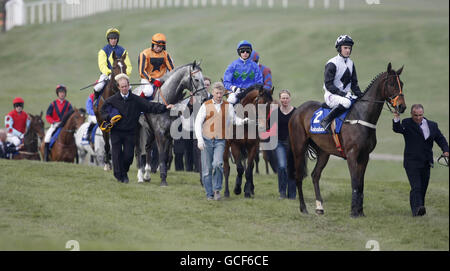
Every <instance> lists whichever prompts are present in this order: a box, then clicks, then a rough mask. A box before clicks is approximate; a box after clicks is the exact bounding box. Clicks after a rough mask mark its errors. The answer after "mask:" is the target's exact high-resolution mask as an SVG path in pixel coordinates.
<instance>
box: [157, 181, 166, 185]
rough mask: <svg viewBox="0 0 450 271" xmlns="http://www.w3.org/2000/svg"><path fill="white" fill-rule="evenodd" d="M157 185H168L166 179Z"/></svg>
mask: <svg viewBox="0 0 450 271" xmlns="http://www.w3.org/2000/svg"><path fill="white" fill-rule="evenodd" d="M159 186H168V184H167V182H166V181H161V184H160V185H159Z"/></svg>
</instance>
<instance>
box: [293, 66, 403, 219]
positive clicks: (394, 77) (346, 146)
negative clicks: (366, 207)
mask: <svg viewBox="0 0 450 271" xmlns="http://www.w3.org/2000/svg"><path fill="white" fill-rule="evenodd" d="M402 70H403V67H402V68H400V69H399V70H397V71H395V70H393V69H392V66H391V63H389V65H388V67H387V71H386V72H383V73H380V74H378V75H377V76H376V77H375V78H374V79H373V80H372V82H371V83H370V84H369V86H368V87H367V88H366V91H365V92H364V96H363V97H362V98H359V99H358V100H357V101H356V102H355V103H354V104H353V106H352V107H351V109H350V111H349V113H348V114H347V117H346V120H345V123H344V124H343V126H342V128H341V133H340V134H339V140H340V142H341V145H342V147H343V150H344V152H343V153H341V152H340V151H338V150H337V148H336V144H335V143H334V141H333V139H332V136H331V135H330V134H311V132H310V121H311V117H312V116H313V114H314V112H315V111H316V110H317V109H318V108H319V107H320V106H321V105H322V103H320V102H316V101H308V102H305V103H303V104H302V105H301V106H300V107H298V108H297V109H296V110H295V112H294V113H293V115H292V118H291V120H290V121H289V137H290V144H291V150H292V153H293V161H292V157H291V159H290V160H291V161H290V163H289V164H290V165H291V166H288V168H289V174H290V176H291V178H293V177H294V173H295V178H296V181H297V190H298V194H299V200H300V211H301V212H302V213H308V212H307V210H306V205H305V201H304V198H303V190H302V182H303V178H304V177H306V175H307V172H306V161H307V156H308V152H309V151H313V152H315V153H316V155H317V162H316V166H315V167H314V170H313V171H312V173H311V177H312V181H313V185H314V191H315V195H316V213H317V214H323V212H324V210H323V206H322V204H323V200H322V197H321V195H320V188H319V179H320V176H321V173H322V170H323V169H324V168H325V166H326V165H327V162H328V159H329V158H330V155H335V156H338V157H344V155H345V157H344V158H346V159H347V165H348V168H349V170H350V177H351V186H352V203H351V216H352V217H359V216H364V212H363V198H364V195H363V192H364V174H365V171H366V167H367V163H368V162H369V154H370V153H371V152H372V151H373V149H374V148H375V145H376V143H377V139H376V133H375V125H376V124H377V121H378V118H379V117H380V114H381V111H382V109H383V106H384V103H385V102H386V103H387V104H388V107H389V104H390V105H391V106H392V107H393V108H394V109H395V110H396V111H398V112H399V113H403V112H404V111H405V109H406V104H405V99H404V95H403V92H402V86H403V83H402V81H401V80H400V77H399V76H400V74H401V72H402ZM292 163H294V165H292ZM292 166H294V168H295V172H294V169H293V168H292Z"/></svg>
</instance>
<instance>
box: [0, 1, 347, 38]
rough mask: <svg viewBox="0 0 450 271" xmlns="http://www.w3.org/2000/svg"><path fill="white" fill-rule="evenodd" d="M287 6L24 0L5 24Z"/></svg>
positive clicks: (12, 6) (11, 7)
mask: <svg viewBox="0 0 450 271" xmlns="http://www.w3.org/2000/svg"><path fill="white" fill-rule="evenodd" d="M291 1H294V0H291ZM296 1H298V0H296ZM303 1H308V6H309V8H314V6H315V0H303ZM319 1H320V0H319ZM330 1H335V2H338V7H339V9H344V0H323V6H324V7H325V8H329V7H330ZM288 4H289V0H43V1H36V2H27V3H24V1H23V0H10V1H8V2H7V3H6V22H5V23H6V31H8V30H10V29H11V28H13V27H15V26H20V25H27V24H36V23H38V24H43V23H55V22H60V21H66V20H72V19H75V18H80V17H86V16H91V15H94V14H96V13H101V12H106V11H110V10H127V9H128V10H131V9H138V8H139V9H142V8H147V9H156V8H171V7H173V8H180V7H208V6H213V7H214V6H216V7H221V6H222V7H225V6H229V5H231V6H244V7H250V6H256V7H259V8H262V7H268V8H273V7H276V6H278V7H283V8H288Z"/></svg>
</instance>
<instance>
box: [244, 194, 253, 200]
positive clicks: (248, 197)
mask: <svg viewBox="0 0 450 271" xmlns="http://www.w3.org/2000/svg"><path fill="white" fill-rule="evenodd" d="M244 197H245V198H247V199H251V198H252V194H251V193H245V194H244Z"/></svg>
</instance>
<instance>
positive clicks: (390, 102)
mask: <svg viewBox="0 0 450 271" xmlns="http://www.w3.org/2000/svg"><path fill="white" fill-rule="evenodd" d="M394 76H395V78H396V81H397V85H398V89H399V92H398V94H394V95H392V96H390V97H387V98H386V99H385V100H368V99H362V98H361V99H358V101H362V102H372V103H386V105H387V107H388V109H389V111H391V113H394V111H393V109H395V112H398V106H399V104H398V99H399V98H400V97H403V96H404V95H403V90H402V85H401V84H400V78H399V76H398V74H394V75H388V74H387V75H386V76H385V78H384V79H383V80H384V83H383V88H382V90H381V93H382V95H383V97H386V95H385V93H386V88H387V83H388V79H389V77H394Z"/></svg>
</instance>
